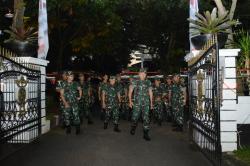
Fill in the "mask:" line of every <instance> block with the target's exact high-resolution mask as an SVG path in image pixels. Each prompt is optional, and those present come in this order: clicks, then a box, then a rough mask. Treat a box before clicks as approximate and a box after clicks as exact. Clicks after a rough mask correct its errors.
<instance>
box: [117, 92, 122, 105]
mask: <svg viewBox="0 0 250 166" xmlns="http://www.w3.org/2000/svg"><path fill="white" fill-rule="evenodd" d="M117 96H118V101H119V103H121V94H120V92H118V93H117Z"/></svg>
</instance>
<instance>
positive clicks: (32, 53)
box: [5, 40, 38, 57]
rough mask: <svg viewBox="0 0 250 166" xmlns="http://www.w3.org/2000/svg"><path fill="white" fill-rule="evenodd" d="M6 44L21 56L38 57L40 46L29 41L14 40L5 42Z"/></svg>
mask: <svg viewBox="0 0 250 166" xmlns="http://www.w3.org/2000/svg"><path fill="white" fill-rule="evenodd" d="M5 46H6V47H7V48H8V49H10V50H11V51H13V52H14V53H16V54H17V56H19V57H37V48H38V46H37V45H33V44H30V43H29V42H26V41H16V40H13V41H10V42H7V43H5Z"/></svg>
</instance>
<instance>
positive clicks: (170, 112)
mask: <svg viewBox="0 0 250 166" xmlns="http://www.w3.org/2000/svg"><path fill="white" fill-rule="evenodd" d="M164 105H165V112H166V116H167V118H172V116H173V113H172V109H171V106H170V104H169V103H168V102H164Z"/></svg>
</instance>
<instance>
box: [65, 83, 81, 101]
mask: <svg viewBox="0 0 250 166" xmlns="http://www.w3.org/2000/svg"><path fill="white" fill-rule="evenodd" d="M79 87H80V85H79V84H78V83H77V82H72V83H66V84H65V86H64V88H63V89H64V97H65V100H66V101H67V102H69V103H73V104H75V103H78V101H77V97H79V91H78V88H79Z"/></svg>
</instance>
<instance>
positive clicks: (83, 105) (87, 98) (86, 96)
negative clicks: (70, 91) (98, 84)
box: [79, 73, 93, 124]
mask: <svg viewBox="0 0 250 166" xmlns="http://www.w3.org/2000/svg"><path fill="white" fill-rule="evenodd" d="M79 85H80V86H81V89H82V98H81V100H80V102H79V107H80V119H81V123H82V121H83V117H84V116H85V117H86V118H87V119H88V124H93V121H92V118H91V117H92V116H91V110H90V104H91V86H90V83H89V82H88V81H85V76H84V74H83V73H80V74H79Z"/></svg>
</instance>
